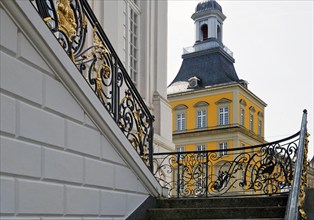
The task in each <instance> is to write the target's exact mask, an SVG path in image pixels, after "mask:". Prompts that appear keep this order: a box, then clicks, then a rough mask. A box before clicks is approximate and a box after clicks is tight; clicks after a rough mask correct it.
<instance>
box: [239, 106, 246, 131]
mask: <svg viewBox="0 0 314 220" xmlns="http://www.w3.org/2000/svg"><path fill="white" fill-rule="evenodd" d="M240 124H241V125H242V126H243V127H244V126H245V109H244V108H240Z"/></svg>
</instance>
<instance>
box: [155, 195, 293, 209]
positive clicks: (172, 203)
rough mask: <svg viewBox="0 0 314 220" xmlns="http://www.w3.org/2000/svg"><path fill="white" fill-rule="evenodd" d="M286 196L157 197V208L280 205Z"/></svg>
mask: <svg viewBox="0 0 314 220" xmlns="http://www.w3.org/2000/svg"><path fill="white" fill-rule="evenodd" d="M287 200H288V197H287V196H281V195H278V196H263V197H224V198H218V197H216V198H185V199H184V198H181V199H180V198H179V199H159V200H157V207H159V208H213V207H221V208H222V207H263V206H274V207H282V206H285V205H286V203H287Z"/></svg>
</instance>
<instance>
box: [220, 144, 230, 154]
mask: <svg viewBox="0 0 314 220" xmlns="http://www.w3.org/2000/svg"><path fill="white" fill-rule="evenodd" d="M227 149H228V143H227V142H224V143H219V150H227ZM219 155H220V156H224V155H228V152H227V151H221V152H219Z"/></svg>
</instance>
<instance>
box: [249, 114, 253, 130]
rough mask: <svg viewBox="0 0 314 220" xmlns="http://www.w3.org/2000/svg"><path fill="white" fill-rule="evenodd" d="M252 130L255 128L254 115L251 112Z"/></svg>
mask: <svg viewBox="0 0 314 220" xmlns="http://www.w3.org/2000/svg"><path fill="white" fill-rule="evenodd" d="M250 130H251V131H253V130H254V116H253V114H250Z"/></svg>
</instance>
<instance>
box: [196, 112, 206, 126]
mask: <svg viewBox="0 0 314 220" xmlns="http://www.w3.org/2000/svg"><path fill="white" fill-rule="evenodd" d="M205 127H206V110H199V111H197V128H205Z"/></svg>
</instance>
